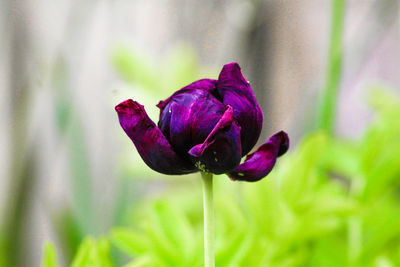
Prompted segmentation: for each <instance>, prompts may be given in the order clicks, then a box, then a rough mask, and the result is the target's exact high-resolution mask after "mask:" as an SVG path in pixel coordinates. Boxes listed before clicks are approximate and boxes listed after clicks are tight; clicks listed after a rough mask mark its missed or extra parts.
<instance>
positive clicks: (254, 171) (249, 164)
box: [229, 131, 289, 182]
mask: <svg viewBox="0 0 400 267" xmlns="http://www.w3.org/2000/svg"><path fill="white" fill-rule="evenodd" d="M288 148H289V137H288V135H287V134H286V133H285V132H284V131H280V132H278V133H276V134H274V135H273V136H271V137H270V138H269V139H268V141H267V142H266V143H265V144H263V145H262V146H260V147H259V148H258V149H257V151H256V152H254V153H251V154H249V155H247V157H246V161H245V162H244V163H242V164H240V165H239V167H237V168H236V169H235V170H234V171H232V172H230V173H229V177H230V178H231V179H232V180H242V181H248V182H255V181H258V180H260V179H262V178H264V177H265V176H266V175H267V174H268V173H269V172H270V171H271V170H272V168H273V167H274V165H275V162H276V158H277V157H279V156H281V155H283V154H284V153H285V152H286V151H287V150H288Z"/></svg>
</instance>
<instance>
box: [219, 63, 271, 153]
mask: <svg viewBox="0 0 400 267" xmlns="http://www.w3.org/2000/svg"><path fill="white" fill-rule="evenodd" d="M217 90H218V93H219V95H220V96H221V98H222V102H223V103H224V104H225V105H230V106H232V107H233V110H234V112H235V120H236V121H237V123H238V125H239V126H240V127H241V128H242V132H241V141H242V155H243V156H244V155H246V154H247V153H248V152H249V151H250V150H251V149H252V148H253V147H254V145H255V144H256V143H257V140H258V138H259V137H260V133H261V128H262V121H263V115H262V112H261V109H260V106H259V105H258V103H257V100H256V98H255V96H254V93H253V91H252V89H251V87H250V83H249V82H248V81H247V80H246V79H245V78H244V77H243V75H242V72H241V70H240V66H239V64H237V63H235V62H233V63H230V64H227V65H225V66H224V67H223V68H222V71H221V73H220V74H219V78H218V82H217Z"/></svg>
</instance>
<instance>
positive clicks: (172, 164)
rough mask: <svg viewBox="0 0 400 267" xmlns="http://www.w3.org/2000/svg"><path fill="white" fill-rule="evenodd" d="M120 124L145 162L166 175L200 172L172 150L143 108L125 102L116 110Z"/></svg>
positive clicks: (130, 101) (134, 103) (128, 101)
mask: <svg viewBox="0 0 400 267" xmlns="http://www.w3.org/2000/svg"><path fill="white" fill-rule="evenodd" d="M115 110H116V111H117V113H118V117H119V122H120V124H121V126H122V128H123V129H124V131H125V133H126V134H127V135H128V136H129V138H130V139H131V140H132V142H133V143H134V145H135V146H136V149H137V150H138V152H139V154H140V156H141V157H142V159H143V160H144V162H145V163H146V164H147V165H148V166H149V167H150V168H152V169H153V170H155V171H157V172H160V173H164V174H186V173H192V172H195V171H197V170H196V168H195V167H194V166H193V164H192V163H191V162H189V161H186V160H184V159H182V158H181V157H180V156H179V155H178V154H177V153H176V152H175V151H174V150H173V148H172V147H171V145H170V144H169V142H168V140H167V139H166V138H165V136H164V135H163V133H162V132H161V131H160V129H159V128H158V127H157V126H156V125H155V124H154V122H153V121H152V120H151V119H150V118H149V117H148V116H147V114H146V111H145V110H144V108H143V106H142V105H140V104H139V103H137V102H135V101H133V100H132V99H129V100H126V101H124V102H122V103H120V104H119V105H117V106H116V107H115Z"/></svg>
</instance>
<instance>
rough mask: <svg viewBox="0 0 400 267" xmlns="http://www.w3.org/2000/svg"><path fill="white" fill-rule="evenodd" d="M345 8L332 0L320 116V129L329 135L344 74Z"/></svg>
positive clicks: (343, 0)
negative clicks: (341, 78) (341, 77)
mask: <svg viewBox="0 0 400 267" xmlns="http://www.w3.org/2000/svg"><path fill="white" fill-rule="evenodd" d="M344 8H345V0H332V18H331V35H330V44H329V55H328V66H327V71H326V78H325V86H324V91H323V92H322V99H321V103H320V110H319V114H318V127H319V128H320V129H323V130H325V131H326V132H327V133H329V134H332V133H333V129H334V124H335V111H336V102H337V95H338V90H339V85H340V76H341V72H342V37H343V21H344Z"/></svg>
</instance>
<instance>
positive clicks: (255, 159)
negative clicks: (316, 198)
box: [115, 62, 289, 181]
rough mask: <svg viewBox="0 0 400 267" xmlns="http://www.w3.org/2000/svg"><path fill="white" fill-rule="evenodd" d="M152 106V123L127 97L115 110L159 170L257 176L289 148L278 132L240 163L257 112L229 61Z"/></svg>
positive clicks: (257, 127)
mask: <svg viewBox="0 0 400 267" xmlns="http://www.w3.org/2000/svg"><path fill="white" fill-rule="evenodd" d="M157 107H159V108H160V119H159V122H158V127H157V126H156V125H155V124H154V122H153V121H151V120H150V118H149V117H148V116H147V114H146V112H145V110H144V108H143V106H141V105H140V104H138V103H137V102H135V101H133V100H131V99H129V100H126V101H124V102H122V103H120V104H119V105H117V106H116V108H115V109H116V111H117V112H118V116H119V121H120V124H121V126H122V128H123V129H124V131H125V132H126V134H127V135H128V136H129V137H130V139H131V140H132V141H133V143H134V144H135V146H136V148H137V150H138V152H139V154H140V155H141V157H142V158H143V160H144V161H145V162H146V164H147V165H148V166H149V167H150V168H152V169H153V170H155V171H158V172H161V173H164V174H186V173H191V172H196V171H205V172H211V173H215V174H222V173H227V174H228V175H229V176H230V177H231V179H233V180H243V181H257V180H259V179H261V178H263V177H265V176H266V175H267V174H268V173H269V172H270V171H271V169H272V168H273V166H274V164H275V161H276V158H277V157H279V156H281V155H282V154H284V153H285V152H286V151H287V149H288V147H289V138H288V136H287V134H286V133H284V132H283V131H281V132H278V133H276V134H275V135H273V136H272V137H271V138H270V139H269V140H268V141H267V142H266V143H265V144H263V145H262V146H260V147H259V148H258V150H257V151H255V152H254V153H251V154H249V155H248V156H247V158H246V161H245V162H244V163H243V164H240V160H241V158H242V157H243V156H244V155H246V154H247V153H249V152H250V150H251V149H252V148H253V147H254V145H255V144H256V142H257V140H258V138H259V136H260V132H261V128H262V121H263V115H262V112H261V109H260V106H259V105H258V103H257V101H256V98H255V96H254V93H253V91H252V89H251V86H250V83H249V82H248V81H247V80H246V79H245V78H244V77H243V75H242V72H241V69H240V66H239V65H238V64H237V63H235V62H233V63H230V64H227V65H225V66H224V67H223V68H222V70H221V73H220V74H219V77H218V80H214V79H202V80H198V81H195V82H193V83H191V84H189V85H187V86H185V87H183V88H182V89H180V90H178V91H176V92H175V93H173V94H172V95H171V96H170V97H168V98H167V99H165V100H164V101H160V102H159V103H158V105H157ZM239 164H240V165H239Z"/></svg>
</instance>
